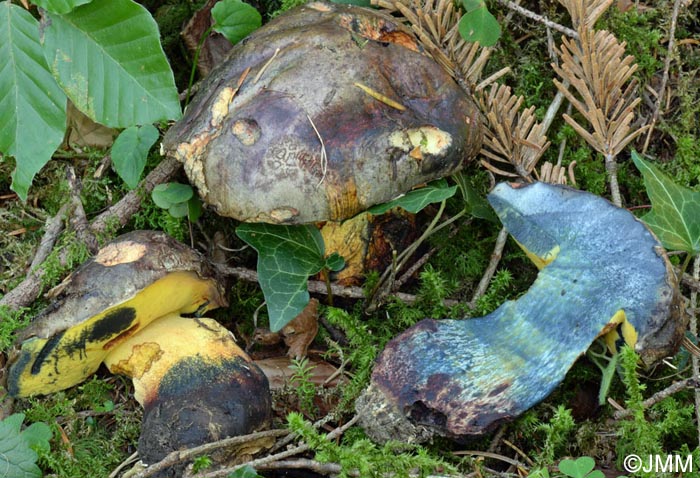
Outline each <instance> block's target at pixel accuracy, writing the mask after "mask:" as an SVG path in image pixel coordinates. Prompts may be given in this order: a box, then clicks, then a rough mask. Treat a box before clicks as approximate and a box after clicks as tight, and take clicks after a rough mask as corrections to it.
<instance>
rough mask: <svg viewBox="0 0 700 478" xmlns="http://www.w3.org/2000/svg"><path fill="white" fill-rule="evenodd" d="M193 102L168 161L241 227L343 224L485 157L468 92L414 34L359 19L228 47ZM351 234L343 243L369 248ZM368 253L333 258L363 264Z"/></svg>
mask: <svg viewBox="0 0 700 478" xmlns="http://www.w3.org/2000/svg"><path fill="white" fill-rule="evenodd" d="M199 91H200V92H199V93H198V95H197V96H196V97H195V98H194V100H193V101H192V103H191V104H190V105H189V107H188V109H187V111H186V113H185V116H184V117H183V119H182V120H180V121H179V122H178V123H177V124H175V125H174V126H173V127H172V128H170V130H169V131H168V132H167V134H166V135H165V138H164V141H163V152H164V153H165V154H167V155H170V156H173V157H175V158H177V159H178V160H179V161H181V162H182V163H184V169H185V172H186V173H187V176H188V177H189V179H190V181H191V182H192V184H194V185H195V186H196V187H197V189H198V190H199V194H200V195H201V197H202V198H203V200H204V201H205V202H206V203H208V204H210V205H211V206H213V207H214V208H215V209H216V211H217V213H218V214H220V215H223V216H227V217H232V218H235V219H237V220H240V221H248V222H269V223H277V224H306V223H313V222H318V221H342V220H346V219H348V218H351V217H353V216H355V215H357V214H358V213H360V212H362V211H365V210H366V209H367V208H369V207H371V206H373V205H375V204H379V203H383V202H386V201H389V200H391V199H394V198H395V197H397V196H399V195H401V194H403V193H406V192H407V191H409V190H411V188H413V187H415V186H417V185H420V184H423V183H426V182H428V181H430V180H433V179H436V178H441V177H443V176H446V175H449V174H451V173H453V172H455V171H457V170H459V169H460V168H461V167H462V165H463V164H464V163H465V162H466V161H469V160H470V159H472V158H473V157H475V155H476V154H478V151H479V149H480V144H481V126H480V121H479V118H478V110H477V108H476V106H475V104H474V102H473V101H472V99H471V97H470V96H469V95H468V94H467V92H466V91H464V90H463V89H462V88H461V87H460V86H459V85H458V84H457V82H456V81H455V80H454V79H453V78H452V77H451V76H450V75H449V74H448V73H447V72H446V71H445V70H444V69H443V68H442V67H441V66H440V65H439V64H438V63H437V62H435V61H434V60H433V59H432V58H431V57H430V55H429V54H427V52H426V51H424V50H423V48H422V47H421V45H420V43H419V42H418V41H417V40H416V38H415V36H414V35H413V33H412V32H411V30H410V29H408V28H406V27H405V26H403V25H402V24H401V22H400V21H398V20H397V19H395V18H393V17H391V16H389V15H385V14H382V13H380V12H377V11H374V10H370V9H366V8H360V7H354V6H345V5H338V4H330V3H322V2H315V3H310V4H307V5H305V6H303V7H299V8H298V9H295V10H292V11H289V12H286V13H285V14H284V15H280V16H279V17H277V18H275V19H274V20H272V21H270V22H269V23H268V24H267V25H265V26H263V27H262V28H260V29H258V30H256V31H255V32H254V33H253V34H251V35H250V36H249V37H247V38H246V39H244V40H243V41H241V42H240V43H238V44H237V45H235V46H234V48H233V50H232V51H231V53H230V54H229V57H228V60H227V61H226V62H225V63H223V64H222V65H220V66H219V68H217V69H216V70H214V71H213V72H212V73H211V75H210V76H209V78H208V79H207V80H206V81H205V82H204V84H203V85H202V87H201V88H200V90H199ZM359 221H360V222H359V223H358V224H356V225H354V226H351V227H348V228H346V229H345V230H351V231H352V232H353V234H354V236H355V238H357V237H360V236H363V235H364V236H369V231H370V230H371V228H372V226H371V225H368V224H367V218H360V219H359ZM370 222H371V221H370ZM360 229H361V231H360V232H361V233H360V234H356V233H357V232H358V230H360ZM336 232H337V228H334V229H333V232H330V231H329V232H328V233H327V234H326V236H327V237H330V236H331V235H333V234H335V233H336ZM347 240H348V239H347V236H343V237H342V238H341V239H337V235H336V236H335V237H334V238H333V239H332V241H334V242H335V243H337V244H341V245H342V244H344V243H345V242H346V241H347ZM397 247H400V244H398V245H397ZM365 249H366V243H365V246H361V247H354V249H353V248H352V247H350V248H349V250H348V251H345V252H344V251H343V250H341V251H338V252H340V253H341V255H343V256H346V257H347V258H348V259H350V261H352V258H353V257H358V258H360V259H359V260H360V261H362V260H364V258H365V257H364V256H365ZM331 252H333V251H331Z"/></svg>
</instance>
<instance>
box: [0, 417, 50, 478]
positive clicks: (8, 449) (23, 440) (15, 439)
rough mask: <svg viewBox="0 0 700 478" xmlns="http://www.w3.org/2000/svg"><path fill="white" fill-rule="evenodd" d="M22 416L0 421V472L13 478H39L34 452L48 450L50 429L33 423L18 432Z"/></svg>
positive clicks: (39, 471) (39, 473)
mask: <svg viewBox="0 0 700 478" xmlns="http://www.w3.org/2000/svg"><path fill="white" fill-rule="evenodd" d="M23 420H24V415H23V414H21V413H16V414H14V415H10V416H9V417H7V418H5V419H4V420H2V421H0V470H2V471H3V473H4V475H3V476H11V477H13V478H41V476H42V473H41V470H40V469H39V467H38V466H37V465H36V461H37V459H38V458H39V456H38V455H37V452H36V451H35V450H42V451H46V450H49V449H50V446H49V440H50V439H51V429H50V428H49V426H48V425H47V424H45V423H34V424H32V425H31V426H29V427H27V428H26V429H25V430H24V431H21V432H20V429H21V428H22V421H23Z"/></svg>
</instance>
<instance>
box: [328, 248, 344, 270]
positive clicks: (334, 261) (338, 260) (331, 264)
mask: <svg viewBox="0 0 700 478" xmlns="http://www.w3.org/2000/svg"><path fill="white" fill-rule="evenodd" d="M325 267H326V268H327V269H328V270H331V271H333V272H338V271H339V270H341V269H342V268H343V267H345V259H344V258H343V256H341V255H340V254H338V253H337V252H334V253H333V254H331V255H330V256H328V257H326V261H325Z"/></svg>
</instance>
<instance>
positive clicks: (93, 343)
mask: <svg viewBox="0 0 700 478" xmlns="http://www.w3.org/2000/svg"><path fill="white" fill-rule="evenodd" d="M59 290H60V292H59V293H58V297H57V299H56V301H55V302H54V303H53V304H51V305H50V306H49V307H47V308H46V309H45V310H44V311H42V312H41V313H40V314H39V315H38V316H37V317H36V318H35V319H34V321H33V322H32V324H31V325H30V326H29V327H27V328H26V329H24V330H22V331H21V332H19V333H18V334H17V344H18V345H20V347H21V348H20V350H19V351H15V352H13V353H12V354H11V355H12V356H11V358H10V362H11V364H10V372H9V375H8V391H9V393H10V395H12V396H17V397H24V396H29V395H34V394H46V393H52V392H55V391H58V390H63V389H65V388H68V387H71V386H73V385H75V384H77V383H80V382H82V381H83V380H85V379H86V378H87V377H89V376H90V375H91V374H93V373H94V372H95V371H96V370H97V368H98V367H99V365H100V363H101V362H102V360H103V359H104V357H105V356H106V355H107V353H109V351H110V350H111V349H113V348H114V347H116V346H118V345H119V343H120V342H121V341H122V340H124V339H125V338H126V337H129V336H130V335H133V334H136V333H137V332H138V331H139V330H141V329H142V328H143V327H145V326H146V325H148V323H150V322H151V321H153V320H155V319H157V318H158V317H161V316H163V315H165V314H167V313H170V312H179V313H193V312H195V311H197V310H199V309H211V308H216V307H219V306H222V305H225V303H226V301H225V298H224V295H223V293H222V290H221V287H220V285H219V284H218V282H217V281H216V279H215V278H214V276H213V274H212V271H211V270H210V268H209V267H208V266H207V263H206V261H205V260H204V258H203V257H202V256H201V255H200V254H199V253H198V252H196V251H194V250H192V249H190V248H189V247H187V246H185V245H183V244H181V243H179V242H178V241H176V240H175V239H173V238H171V237H169V236H168V235H166V234H164V233H162V232H155V231H134V232H131V233H128V234H124V235H122V236H120V237H118V238H116V239H115V240H114V241H112V242H110V243H109V244H107V245H106V246H105V247H103V248H102V249H100V251H99V252H98V253H97V255H96V256H95V257H93V258H92V259H90V260H88V261H87V262H86V263H85V264H83V265H82V266H80V267H79V268H78V269H77V270H76V271H75V272H74V273H73V274H71V275H70V276H69V277H68V278H67V279H66V280H65V281H64V282H63V284H61V286H59Z"/></svg>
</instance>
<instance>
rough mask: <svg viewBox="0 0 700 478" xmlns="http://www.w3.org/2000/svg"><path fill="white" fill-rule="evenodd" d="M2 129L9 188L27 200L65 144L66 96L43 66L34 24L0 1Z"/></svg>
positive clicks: (0, 150)
mask: <svg viewBox="0 0 700 478" xmlns="http://www.w3.org/2000/svg"><path fill="white" fill-rule="evenodd" d="M0 125H2V126H0V153H2V154H3V155H7V156H13V157H14V158H15V161H16V166H15V170H14V171H13V172H12V189H13V190H14V191H15V192H16V193H17V194H18V195H19V197H20V198H22V200H26V199H27V193H28V192H29V186H31V184H32V180H33V179H34V175H35V174H36V173H38V172H39V170H40V169H41V168H42V167H44V165H45V164H46V163H47V162H48V161H49V160H50V159H51V155H52V154H53V153H54V151H56V148H57V147H58V146H59V145H60V144H61V141H63V134H64V131H65V129H66V96H65V95H64V94H63V91H61V88H59V86H58V85H57V84H56V80H54V79H53V77H52V76H51V73H50V71H49V69H48V66H47V64H46V59H45V58H44V53H43V52H42V49H41V44H40V43H39V24H38V22H37V21H36V20H35V19H34V17H32V16H31V15H30V14H29V12H27V11H26V10H25V9H24V8H21V7H18V6H16V5H13V4H12V3H11V2H0Z"/></svg>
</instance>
